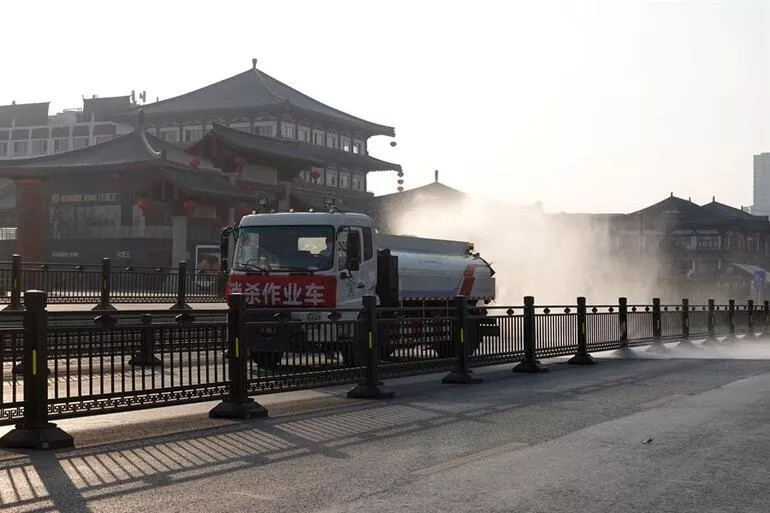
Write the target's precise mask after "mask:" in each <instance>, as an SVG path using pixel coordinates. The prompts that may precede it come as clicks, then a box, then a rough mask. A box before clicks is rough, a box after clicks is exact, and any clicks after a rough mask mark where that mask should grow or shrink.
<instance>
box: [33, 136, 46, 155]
mask: <svg viewBox="0 0 770 513" xmlns="http://www.w3.org/2000/svg"><path fill="white" fill-rule="evenodd" d="M29 149H30V151H29V154H30V155H45V154H46V153H48V139H32V141H31V142H30V145H29Z"/></svg>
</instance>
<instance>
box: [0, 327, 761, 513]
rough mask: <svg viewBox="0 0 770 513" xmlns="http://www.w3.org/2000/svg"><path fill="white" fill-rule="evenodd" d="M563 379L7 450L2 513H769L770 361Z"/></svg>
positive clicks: (504, 373)
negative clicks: (63, 447) (55, 447)
mask: <svg viewBox="0 0 770 513" xmlns="http://www.w3.org/2000/svg"><path fill="white" fill-rule="evenodd" d="M743 344H745V346H744V347H746V346H750V345H751V344H754V345H756V347H757V348H761V347H762V346H761V344H760V343H747V342H744V343H743ZM723 351H724V352H725V353H726V354H727V353H729V352H730V349H729V348H725V349H723ZM765 352H766V351H765ZM743 354H744V355H745V354H748V353H746V352H744V353H743ZM563 362H564V360H558V361H552V362H550V367H551V372H549V373H546V374H537V375H521V374H512V373H511V372H510V366H501V367H493V368H487V369H479V370H477V371H476V373H477V374H479V375H481V376H483V377H484V379H485V381H484V383H482V384H479V385H469V386H462V385H441V384H439V383H438V377H437V376H436V375H429V376H418V377H413V378H408V379H403V380H397V381H392V382H389V384H391V385H392V386H393V388H394V389H395V391H396V392H397V397H396V399H393V400H389V401H384V402H369V401H353V402H351V401H349V400H347V399H344V398H343V396H344V392H345V388H344V387H339V388H331V389H326V390H319V391H306V392H297V393H289V394H278V395H275V396H263V397H261V398H260V402H262V403H263V404H265V405H266V406H267V407H268V408H269V409H270V411H271V415H272V418H270V419H266V420H265V419H262V420H253V421H244V422H241V421H223V420H212V419H208V418H207V417H206V416H205V412H206V411H207V410H208V408H210V407H211V406H212V404H211V403H209V404H200V405H191V406H184V407H175V408H165V409H160V410H153V411H145V412H134V413H127V414H116V415H108V416H102V417H92V418H88V419H73V420H67V421H62V422H60V423H59V425H60V426H61V427H63V428H64V429H66V430H67V431H69V432H70V433H71V434H73V435H74V436H75V439H76V442H77V443H78V444H79V448H77V449H75V450H71V451H60V452H58V453H50V452H39V453H33V454H31V455H24V454H19V453H12V452H9V451H4V452H3V451H0V501H2V502H1V503H0V504H2V506H3V511H53V510H61V511H94V512H142V511H147V512H153V513H156V512H165V511H169V512H171V511H174V512H193V511H195V512H198V511H201V512H227V513H232V512H241V511H242V512H246V511H248V512H263V511H264V512H268V511H269V512H273V511H297V512H324V513H326V512H373V513H377V512H389V513H390V512H394V511H408V512H412V511H414V512H441V513H447V512H468V511H479V512H481V511H483V512H496V511H500V512H503V511H505V512H509V511H513V512H518V511H521V512H540V511H542V512H549V513H552V512H560V511H564V512H570V513H572V512H579V511H591V512H595V513H604V512H624V511H637V512H642V511H644V512H646V511H650V512H656V513H660V512H689V511H692V512H696V511H697V512H711V511H714V512H716V511H720V512H722V511H736V512H754V511H756V512H763V513H764V512H766V511H768V508H770V491H768V487H767V482H768V477H769V476H768V469H767V461H768V459H769V458H770V430H768V429H767V425H768V422H769V421H770V362H768V361H767V360H741V359H730V360H726V359H719V360H717V359H686V360H685V359H668V360H657V359H656V360H609V359H605V360H602V361H601V363H600V365H596V366H592V367H572V366H568V365H566V364H564V363H563ZM645 442H647V443H645Z"/></svg>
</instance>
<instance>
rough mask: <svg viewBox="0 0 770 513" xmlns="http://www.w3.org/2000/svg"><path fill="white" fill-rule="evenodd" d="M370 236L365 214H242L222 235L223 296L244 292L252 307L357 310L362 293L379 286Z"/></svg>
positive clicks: (372, 229) (371, 235) (374, 253)
mask: <svg viewBox="0 0 770 513" xmlns="http://www.w3.org/2000/svg"><path fill="white" fill-rule="evenodd" d="M231 236H234V238H235V247H234V250H233V251H232V259H231V260H230V251H229V239H230V237H231ZM374 237H375V234H374V228H373V226H372V220H371V218H370V217H368V216H366V215H364V214H356V213H330V212H281V213H272V214H255V215H248V216H245V217H243V218H242V219H241V222H240V224H239V225H238V226H237V227H234V228H232V229H231V231H230V232H228V233H225V234H223V242H222V247H221V250H222V263H223V267H224V269H223V270H225V271H229V278H228V283H227V289H226V294H227V295H229V294H231V293H233V292H240V293H242V294H244V296H245V298H246V304H247V306H248V307H251V308H259V307H262V308H297V309H300V308H302V309H308V308H309V309H316V308H319V309H322V308H341V309H348V308H350V309H355V308H360V307H361V305H362V301H363V299H362V298H363V296H365V295H367V294H374V293H375V290H376V286H377V259H376V249H375V241H374Z"/></svg>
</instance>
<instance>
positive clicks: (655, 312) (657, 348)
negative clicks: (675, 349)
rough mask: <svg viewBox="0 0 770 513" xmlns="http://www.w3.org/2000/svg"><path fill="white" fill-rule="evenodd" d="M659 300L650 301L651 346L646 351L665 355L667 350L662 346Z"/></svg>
mask: <svg viewBox="0 0 770 513" xmlns="http://www.w3.org/2000/svg"><path fill="white" fill-rule="evenodd" d="M661 317H662V316H661V312H660V298H658V297H656V298H653V299H652V344H651V345H650V347H649V348H648V349H647V350H648V351H651V352H654V353H665V352H668V351H669V349H668V348H667V347H666V346H665V345H664V344H663V342H662V341H661V338H662V337H663V329H662V326H661Z"/></svg>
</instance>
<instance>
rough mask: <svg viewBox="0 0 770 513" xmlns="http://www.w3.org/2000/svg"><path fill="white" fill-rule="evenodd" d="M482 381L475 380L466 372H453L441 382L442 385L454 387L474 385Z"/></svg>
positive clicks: (479, 379)
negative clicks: (453, 385)
mask: <svg viewBox="0 0 770 513" xmlns="http://www.w3.org/2000/svg"><path fill="white" fill-rule="evenodd" d="M482 381H484V380H483V379H481V378H475V377H473V376H471V375H470V374H469V373H467V372H462V371H457V370H453V371H452V372H450V373H449V374H447V375H446V376H444V377H443V378H442V380H441V382H442V383H448V384H456V385H476V384H478V383H481V382H482Z"/></svg>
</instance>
